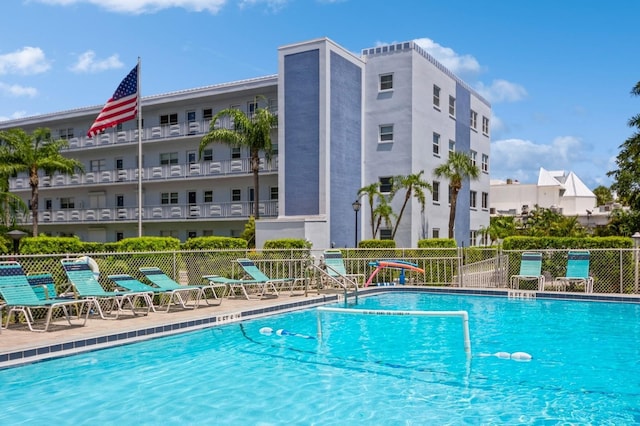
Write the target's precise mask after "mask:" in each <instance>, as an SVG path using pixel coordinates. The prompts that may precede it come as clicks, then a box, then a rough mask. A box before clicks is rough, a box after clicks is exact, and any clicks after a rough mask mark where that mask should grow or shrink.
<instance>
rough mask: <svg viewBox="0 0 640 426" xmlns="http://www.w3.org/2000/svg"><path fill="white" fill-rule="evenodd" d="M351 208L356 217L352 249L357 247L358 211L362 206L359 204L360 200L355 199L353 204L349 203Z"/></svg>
mask: <svg viewBox="0 0 640 426" xmlns="http://www.w3.org/2000/svg"><path fill="white" fill-rule="evenodd" d="M351 207H353V211H354V213H355V215H356V231H355V240H354V241H355V244H354V247H356V248H357V247H358V212H359V211H360V207H362V204H360V200H359V199H356V200H355V201H354V202H353V203H351Z"/></svg>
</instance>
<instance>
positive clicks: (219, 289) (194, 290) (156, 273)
mask: <svg viewBox="0 0 640 426" xmlns="http://www.w3.org/2000/svg"><path fill="white" fill-rule="evenodd" d="M140 272H142V274H143V275H144V276H145V278H147V279H148V280H149V281H150V282H151V283H152V284H153V285H155V286H156V287H158V288H160V289H162V290H165V291H173V292H176V293H180V294H182V295H186V300H184V298H183V299H181V300H183V302H184V303H181V305H182V307H183V308H186V307H187V305H186V303H188V301H189V298H190V295H191V294H195V295H196V296H195V305H194V306H193V308H197V307H198V306H199V305H200V300H202V299H204V301H205V302H206V303H207V305H220V304H221V303H222V298H223V297H224V296H225V293H226V288H227V286H226V285H225V284H222V283H214V282H211V281H210V282H209V284H193V285H182V284H180V283H178V282H176V281H175V280H174V279H173V278H171V277H170V276H168V275H167V274H165V273H164V272H163V271H162V270H161V269H160V268H157V267H143V268H140ZM207 291H208V292H209V293H210V294H211V297H212V298H213V299H214V300H215V301H216V302H217V303H211V302H209V299H208V298H207ZM218 293H220V294H218ZM181 297H183V296H181Z"/></svg>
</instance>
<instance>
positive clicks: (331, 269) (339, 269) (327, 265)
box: [323, 250, 366, 287]
mask: <svg viewBox="0 0 640 426" xmlns="http://www.w3.org/2000/svg"><path fill="white" fill-rule="evenodd" d="M323 266H324V268H323V270H324V271H325V272H326V273H327V275H328V276H329V279H328V280H327V281H329V283H330V282H331V281H334V280H337V281H338V282H339V283H342V284H343V285H344V286H346V287H359V286H360V285H362V284H364V282H365V279H366V278H365V275H364V274H349V273H347V268H346V267H345V265H344V259H343V258H342V252H341V251H340V250H325V251H324V254H323Z"/></svg>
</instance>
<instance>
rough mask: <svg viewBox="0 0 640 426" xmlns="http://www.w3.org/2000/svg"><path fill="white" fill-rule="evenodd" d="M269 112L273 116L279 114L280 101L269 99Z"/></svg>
mask: <svg viewBox="0 0 640 426" xmlns="http://www.w3.org/2000/svg"><path fill="white" fill-rule="evenodd" d="M269 112H270V113H271V114H277V113H278V100H277V99H273V98H269Z"/></svg>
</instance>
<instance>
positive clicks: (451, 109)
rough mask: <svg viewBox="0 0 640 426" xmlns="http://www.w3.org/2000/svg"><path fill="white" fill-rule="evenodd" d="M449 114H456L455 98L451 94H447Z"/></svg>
mask: <svg viewBox="0 0 640 426" xmlns="http://www.w3.org/2000/svg"><path fill="white" fill-rule="evenodd" d="M449 115H450V116H452V117H455V116H456V98H454V97H453V96H449Z"/></svg>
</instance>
